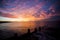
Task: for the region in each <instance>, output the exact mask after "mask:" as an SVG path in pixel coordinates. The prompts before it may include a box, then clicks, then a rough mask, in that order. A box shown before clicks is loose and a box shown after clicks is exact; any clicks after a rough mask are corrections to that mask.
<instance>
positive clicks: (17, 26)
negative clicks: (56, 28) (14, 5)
mask: <svg viewBox="0 0 60 40" xmlns="http://www.w3.org/2000/svg"><path fill="white" fill-rule="evenodd" d="M44 25H45V23H41V22H11V23H2V24H0V29H2V30H5V29H6V30H12V31H15V32H21V33H26V32H27V29H30V30H31V32H32V31H34V28H36V27H39V26H44Z"/></svg>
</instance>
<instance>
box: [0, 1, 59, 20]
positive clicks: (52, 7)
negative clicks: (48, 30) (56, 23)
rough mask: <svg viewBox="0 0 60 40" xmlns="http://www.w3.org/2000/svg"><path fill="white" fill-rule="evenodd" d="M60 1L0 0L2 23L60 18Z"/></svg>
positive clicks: (0, 18)
mask: <svg viewBox="0 0 60 40" xmlns="http://www.w3.org/2000/svg"><path fill="white" fill-rule="evenodd" d="M59 1H60V0H0V21H37V20H42V19H48V18H51V17H53V16H60V12H59V11H60V6H59Z"/></svg>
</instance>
